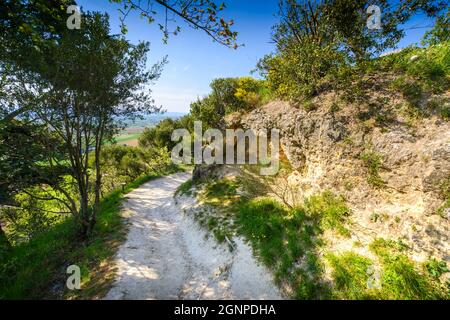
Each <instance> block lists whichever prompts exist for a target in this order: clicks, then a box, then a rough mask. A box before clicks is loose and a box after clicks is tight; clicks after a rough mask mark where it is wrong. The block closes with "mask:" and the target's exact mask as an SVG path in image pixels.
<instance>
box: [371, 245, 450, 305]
mask: <svg viewBox="0 0 450 320" xmlns="http://www.w3.org/2000/svg"><path fill="white" fill-rule="evenodd" d="M370 249H371V250H372V251H373V252H374V253H375V254H376V255H377V256H378V258H379V260H380V263H381V266H382V268H383V271H382V276H381V289H380V290H379V292H378V293H377V296H378V298H380V299H395V300H435V299H449V298H450V295H449V292H448V289H445V288H444V285H443V284H441V283H440V282H439V280H437V279H436V278H434V277H432V276H430V274H429V272H427V270H426V268H423V267H422V268H421V267H420V266H418V265H417V264H416V263H414V262H413V261H411V260H410V259H409V258H408V257H407V255H406V253H405V252H406V251H407V250H408V248H407V247H406V246H405V245H404V244H403V243H401V242H395V241H392V240H385V239H376V240H375V241H374V242H372V244H371V245H370ZM446 290H447V292H446Z"/></svg>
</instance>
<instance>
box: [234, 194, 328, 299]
mask: <svg viewBox="0 0 450 320" xmlns="http://www.w3.org/2000/svg"><path fill="white" fill-rule="evenodd" d="M237 223H238V225H239V232H240V233H241V234H243V235H244V236H245V237H246V238H247V239H248V240H250V242H251V244H252V246H253V248H254V250H255V251H256V253H257V254H258V256H260V258H261V260H262V262H263V263H264V264H265V265H266V266H268V267H269V268H270V269H272V270H274V272H275V279H276V281H277V282H278V283H279V284H281V283H285V284H288V286H289V287H290V288H291V290H292V295H293V296H294V297H295V298H298V299H314V298H319V297H323V296H325V295H326V294H327V288H326V286H325V285H323V284H322V283H321V282H320V281H319V278H320V274H321V272H322V266H321V265H320V263H319V260H318V259H317V247H318V246H319V245H320V240H319V239H318V238H317V236H318V235H319V233H320V228H319V227H318V226H317V225H316V224H315V223H314V222H313V221H312V219H311V217H308V215H307V213H306V212H305V211H304V210H302V209H295V210H288V209H286V208H285V207H284V206H282V205H281V204H279V203H278V202H276V201H275V200H273V199H269V198H261V199H254V200H251V201H249V202H247V203H245V204H243V205H242V206H241V207H240V209H239V213H238V217H237ZM300 261H304V262H303V263H299V262H300Z"/></svg>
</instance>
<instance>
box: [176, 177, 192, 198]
mask: <svg viewBox="0 0 450 320" xmlns="http://www.w3.org/2000/svg"><path fill="white" fill-rule="evenodd" d="M193 186H194V181H193V180H192V179H189V180H187V181H185V182H183V183H182V184H181V185H180V186H179V187H178V188H177V190H176V191H175V196H178V195H180V196H182V195H184V194H186V195H191V194H192V193H191V189H192V187H193Z"/></svg>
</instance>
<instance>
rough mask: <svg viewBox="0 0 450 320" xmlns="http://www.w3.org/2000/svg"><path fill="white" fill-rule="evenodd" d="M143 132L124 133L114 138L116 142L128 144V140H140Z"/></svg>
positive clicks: (110, 142) (108, 143)
mask: <svg viewBox="0 0 450 320" xmlns="http://www.w3.org/2000/svg"><path fill="white" fill-rule="evenodd" d="M141 135H142V133H123V134H120V135H118V136H117V137H115V138H114V143H117V144H126V143H127V142H130V141H134V140H138V139H139V137H140V136H141ZM112 143H113V142H112V141H108V142H106V143H105V145H110V144H112Z"/></svg>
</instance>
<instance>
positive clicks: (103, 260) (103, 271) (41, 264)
mask: <svg viewBox="0 0 450 320" xmlns="http://www.w3.org/2000/svg"><path fill="white" fill-rule="evenodd" d="M175 171H177V170H175V169H173V168H172V169H171V170H169V171H168V172H164V173H161V174H153V175H148V176H144V177H141V178H138V179H137V180H136V181H134V182H132V183H130V184H129V185H127V186H126V187H125V188H124V191H123V192H122V190H116V191H113V192H111V193H110V194H108V195H107V196H106V197H105V198H104V199H103V200H102V203H101V207H100V211H99V214H98V221H97V224H96V225H95V228H94V230H93V233H92V235H91V236H90V238H89V239H88V240H85V241H81V240H80V239H79V238H77V232H76V227H75V224H74V220H73V219H71V218H69V219H67V220H66V221H64V222H63V223H61V224H59V225H56V226H55V227H53V228H52V229H50V230H48V231H47V232H45V233H42V234H41V235H39V236H37V237H36V238H33V239H32V240H30V241H29V242H26V243H23V244H20V245H18V246H16V247H14V248H13V250H12V251H11V252H9V253H8V254H7V255H5V256H3V257H1V258H0V298H1V299H43V298H44V299H45V298H52V299H54V298H64V299H96V298H100V297H102V296H103V295H104V294H105V293H106V292H107V291H108V289H109V288H110V286H111V284H112V282H113V280H114V270H113V269H112V267H111V263H110V262H111V260H112V258H113V257H114V254H115V253H116V251H117V248H118V246H119V245H120V243H121V242H122V241H123V240H124V238H125V235H126V226H125V225H124V223H123V217H122V215H121V204H122V201H123V198H124V195H125V194H126V193H128V192H130V191H131V190H133V189H135V188H137V187H139V186H140V185H142V184H143V183H146V182H148V181H150V180H152V179H155V178H157V177H159V176H161V175H163V174H170V173H173V172H175ZM69 265H77V266H79V267H80V269H81V290H74V291H69V290H67V289H66V286H65V282H66V279H67V277H68V275H67V274H66V268H67V267H68V266H69Z"/></svg>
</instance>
